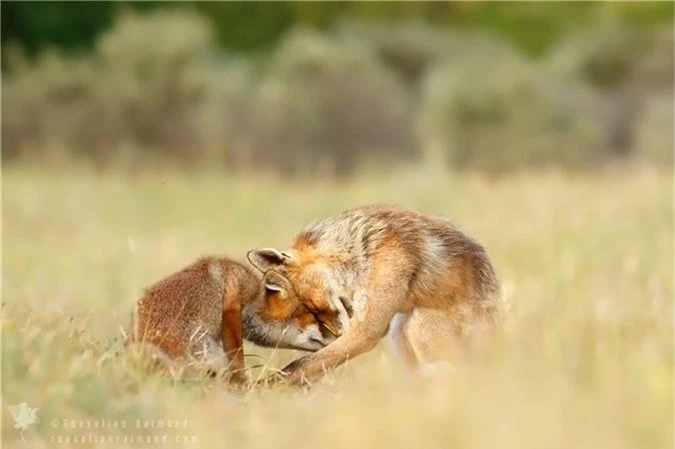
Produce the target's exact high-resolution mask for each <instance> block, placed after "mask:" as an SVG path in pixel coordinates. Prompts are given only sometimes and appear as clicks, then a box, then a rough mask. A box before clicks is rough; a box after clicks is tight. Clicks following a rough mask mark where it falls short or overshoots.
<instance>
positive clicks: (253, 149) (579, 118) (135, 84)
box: [2, 9, 673, 177]
mask: <svg viewBox="0 0 675 449" xmlns="http://www.w3.org/2000/svg"><path fill="white" fill-rule="evenodd" d="M672 37H673V34H672V30H670V29H667V30H655V29H650V30H649V31H641V32H640V33H639V36H638V35H637V34H635V31H634V30H630V29H624V28H622V26H621V24H620V22H611V21H608V22H600V23H599V24H595V25H593V24H591V25H589V27H588V28H587V29H582V30H580V31H579V33H578V34H573V35H570V36H567V37H565V38H564V39H563V40H561V41H560V42H559V43H558V44H556V45H555V46H554V47H553V49H552V51H551V52H550V54H548V55H546V57H544V58H539V59H536V60H535V59H532V58H531V57H528V56H524V55H522V54H520V53H519V52H518V51H517V50H515V49H514V48H512V47H510V46H509V45H507V44H506V41H504V40H503V39H500V38H497V37H496V36H494V35H491V34H488V33H486V32H472V33H466V32H448V31H444V30H442V29H439V28H434V27H430V26H429V25H425V24H423V23H421V22H419V23H408V24H402V25H401V26H400V27H396V28H394V27H391V26H383V25H381V24H371V25H363V24H361V25H358V26H357V25H355V24H353V23H341V24H339V26H337V27H336V29H335V30H333V31H332V32H317V31H312V30H309V29H302V28H297V29H295V30H293V31H292V32H290V33H288V34H287V35H286V36H285V37H284V38H283V39H282V40H281V41H280V43H279V45H278V46H277V47H276V48H275V49H274V50H273V51H272V52H271V53H270V54H269V55H253V56H250V57H247V58H243V57H241V56H236V55H232V54H228V53H225V52H222V51H218V50H216V49H215V45H214V42H213V33H212V31H211V28H210V27H209V22H208V21H207V20H206V19H205V18H204V17H203V16H201V15H199V14H198V13H197V12H195V11H190V10H188V11H186V10H161V9H160V10H157V11H153V12H151V13H143V14H139V13H133V14H132V13H126V14H123V15H121V16H120V17H119V19H118V20H117V21H116V22H115V25H114V26H113V27H112V28H111V29H110V30H109V31H108V32H107V33H104V34H103V35H101V36H100V38H99V39H98V40H97V42H96V43H95V45H94V49H93V50H92V52H91V53H90V54H83V55H80V56H78V57H74V56H64V55H62V54H60V53H58V52H57V51H55V50H49V51H45V52H43V53H42V54H40V55H39V57H37V58H35V59H31V60H27V59H26V58H25V57H23V56H22V55H21V52H19V51H17V50H15V49H11V48H10V49H9V50H10V51H8V54H7V55H5V56H6V60H7V61H8V66H7V67H6V69H5V71H4V76H3V79H2V88H3V96H2V101H3V121H2V142H3V148H2V150H3V151H2V157H3V162H11V161H13V160H16V159H19V158H21V157H24V156H35V157H39V158H44V157H48V156H50V155H52V154H54V153H55V152H57V151H59V150H60V151H62V152H63V153H65V154H66V156H68V157H78V158H88V159H91V160H93V161H95V162H96V163H98V164H99V165H101V166H107V165H109V164H111V163H113V162H114V163H117V162H119V161H120V160H122V161H128V162H129V164H131V165H132V166H137V165H142V164H154V165H156V164H172V163H180V164H181V165H184V166H189V165H199V164H211V165H214V164H215V165H221V166H223V167H225V168H229V169H233V170H234V169H250V168H253V167H255V168H265V169H269V170H276V171H281V172H283V173H284V174H286V175H288V176H299V175H303V174H313V175H317V174H321V175H326V176H335V177H345V176H349V175H351V174H353V173H354V172H356V171H357V170H359V169H361V168H363V167H365V166H369V165H370V166H373V165H379V166H382V167H388V166H391V165H393V164H396V163H402V162H405V161H413V160H425V161H426V163H427V164H428V166H430V167H431V166H433V167H452V168H455V169H465V168H467V169H477V170H485V171H490V172H499V171H507V170H514V169H520V168H528V167H543V166H560V167H566V168H582V167H590V166H595V165H597V164H600V163H603V162H604V161H607V160H612V159H613V158H616V157H623V158H625V157H627V156H629V157H637V158H639V159H641V160H653V161H657V162H669V161H671V160H672V156H671V155H670V154H671V153H672V126H673V125H672V122H673V120H672V108H670V110H668V109H667V108H664V106H663V101H662V99H663V98H664V95H668V97H667V98H671V99H672V64H673V60H672ZM669 74H670V76H669ZM659 99H661V101H660V102H659V101H658V100H659ZM669 136H670V138H669ZM617 148H618V150H617ZM669 149H670V151H668V150H669Z"/></svg>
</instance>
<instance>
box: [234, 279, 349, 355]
mask: <svg viewBox="0 0 675 449" xmlns="http://www.w3.org/2000/svg"><path fill="white" fill-rule="evenodd" d="M242 320H243V322H244V329H246V332H247V334H246V335H245V336H244V337H245V338H246V339H247V340H249V341H252V342H253V343H255V344H258V345H260V346H268V347H278V348H286V349H300V350H304V351H318V350H319V349H321V348H323V347H324V346H326V345H328V344H329V343H331V342H332V341H333V340H335V339H336V338H337V337H338V336H339V335H340V332H339V322H338V319H337V315H336V314H335V313H332V312H331V311H330V310H320V309H317V308H314V307H312V305H311V304H305V303H303V302H302V301H301V300H300V297H299V296H298V295H297V293H296V291H295V289H294V287H293V285H292V284H291V283H290V282H289V280H288V279H286V278H285V277H284V276H283V275H282V274H281V273H279V272H278V271H276V270H272V269H271V270H267V271H266V272H265V273H264V274H263V289H262V292H261V294H259V295H258V297H257V298H256V299H255V300H254V301H252V302H250V303H249V304H247V305H246V306H245V307H244V309H243V310H242Z"/></svg>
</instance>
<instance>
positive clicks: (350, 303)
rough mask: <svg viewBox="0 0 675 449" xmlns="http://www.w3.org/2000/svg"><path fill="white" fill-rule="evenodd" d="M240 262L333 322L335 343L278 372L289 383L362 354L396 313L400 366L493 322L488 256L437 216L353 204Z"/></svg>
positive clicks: (494, 294) (445, 350) (495, 292)
mask: <svg viewBox="0 0 675 449" xmlns="http://www.w3.org/2000/svg"><path fill="white" fill-rule="evenodd" d="M249 260H250V261H251V262H252V264H253V265H254V266H256V267H257V268H258V269H259V270H261V271H263V272H265V271H267V270H274V271H275V272H277V273H278V276H279V277H280V278H281V279H282V281H280V282H283V283H285V284H286V285H287V287H286V288H287V290H289V291H293V293H294V295H295V297H297V298H296V299H294V301H296V302H299V303H302V304H305V306H306V307H308V308H309V309H312V310H313V312H314V314H315V315H316V316H319V315H320V314H321V313H329V314H332V315H331V316H334V317H337V318H339V319H336V320H334V321H336V322H337V323H338V324H339V327H338V328H337V332H338V333H339V334H340V337H339V338H338V339H337V340H335V342H333V343H332V344H330V345H328V346H326V347H325V348H323V349H321V350H319V351H318V352H316V353H314V354H310V355H307V356H305V357H302V358H300V359H298V360H296V361H295V362H293V363H291V364H290V365H289V366H287V367H286V368H285V369H284V370H285V371H286V372H287V373H288V378H289V380H290V381H291V382H302V381H304V380H308V379H312V378H315V377H318V376H320V375H322V374H323V373H324V372H325V370H327V369H331V368H333V367H335V366H337V365H339V364H341V363H343V362H344V361H345V360H347V359H349V358H353V357H356V356H358V355H359V354H361V353H363V352H366V351H368V350H370V349H371V348H373V347H374V346H375V345H376V344H377V342H378V341H379V340H380V339H381V338H382V337H383V336H384V335H385V334H386V333H387V331H388V330H389V328H390V323H392V322H393V319H394V317H397V316H398V317H400V319H398V320H396V324H397V325H396V326H392V328H393V329H392V336H393V337H394V339H395V341H396V345H397V347H398V348H399V350H400V351H401V352H402V354H401V356H402V358H403V359H404V360H405V361H406V363H407V364H408V365H409V366H417V365H418V364H419V363H420V362H433V361H435V360H437V359H439V358H441V355H442V354H445V355H448V354H455V353H456V351H455V348H457V347H458V346H459V345H461V340H462V339H463V337H465V336H468V335H471V334H472V333H475V332H474V331H475V330H477V329H480V328H482V327H488V328H490V327H493V326H494V324H496V323H497V321H498V316H499V310H500V297H499V296H500V292H499V290H500V288H499V281H498V280H497V276H496V274H495V271H494V268H493V267H492V264H491V262H490V260H489V257H488V255H487V252H486V251H485V249H484V248H483V247H482V246H481V245H480V244H479V243H478V242H477V241H476V240H474V239H472V238H471V237H469V236H467V235H466V234H464V233H463V232H461V231H460V230H459V229H457V228H456V227H455V226H454V225H453V224H452V223H451V222H449V221H448V220H446V219H443V218H439V217H431V216H427V215H422V214H419V213H417V212H414V211H409V210H404V209H400V208H397V207H389V206H366V207H361V208H356V209H352V210H349V211H345V212H343V213H341V214H338V215H336V216H333V217H329V218H326V219H321V220H318V221H316V222H314V223H312V224H310V225H308V226H307V227H306V228H305V229H303V230H302V231H301V232H300V233H299V234H298V235H297V236H296V238H295V239H294V241H293V243H292V245H291V246H290V247H289V248H288V249H287V250H285V251H278V250H274V249H271V248H267V249H262V250H254V251H250V252H249ZM346 316H348V318H345V317H346ZM484 325H485V326H484Z"/></svg>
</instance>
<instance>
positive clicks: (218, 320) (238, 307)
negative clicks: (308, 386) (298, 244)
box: [127, 256, 335, 382]
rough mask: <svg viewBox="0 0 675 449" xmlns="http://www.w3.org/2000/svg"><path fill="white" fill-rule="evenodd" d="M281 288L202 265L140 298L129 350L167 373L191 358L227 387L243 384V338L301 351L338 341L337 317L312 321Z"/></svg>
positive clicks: (217, 264)
mask: <svg viewBox="0 0 675 449" xmlns="http://www.w3.org/2000/svg"><path fill="white" fill-rule="evenodd" d="M285 285H286V281H285V280H284V279H283V278H280V277H279V276H278V275H276V274H275V273H270V274H267V275H264V276H262V279H261V278H260V276H259V275H257V274H256V273H255V271H254V270H252V269H251V268H248V267H247V266H246V265H244V264H242V263H239V262H236V261H234V260H231V259H228V258H224V257H214V256H210V257H202V258H200V259H198V260H197V261H195V262H194V263H192V264H191V265H189V266H187V267H185V268H184V269H182V270H180V271H178V272H176V273H173V274H172V275H170V276H168V277H166V278H164V279H162V280H160V281H159V282H157V283H156V284H154V285H152V286H151V287H149V288H147V289H146V290H145V294H144V295H143V297H142V298H141V299H140V300H139V301H138V303H137V304H136V308H135V311H134V313H133V314H132V329H131V335H130V338H129V341H128V342H127V343H128V344H130V343H142V344H143V345H142V347H143V348H144V349H150V351H151V353H152V355H153V357H154V358H155V361H156V362H157V363H158V364H159V365H160V366H163V367H165V368H169V369H170V370H171V369H172V368H174V367H176V366H177V365H176V363H175V361H177V360H178V359H185V358H191V359H194V360H195V361H196V362H197V363H196V365H197V366H199V367H202V368H205V369H207V370H209V371H211V372H214V371H216V372H217V371H220V370H221V369H222V368H224V367H226V366H227V367H228V368H229V372H230V375H231V379H232V380H234V381H238V382H243V381H245V380H246V375H245V363H244V352H243V342H242V339H243V338H246V339H247V340H250V341H252V342H253V343H256V344H259V345H262V346H276V347H282V348H293V349H301V350H305V351H316V350H318V349H320V348H322V347H324V346H326V345H327V344H329V343H330V342H331V341H333V340H334V339H335V335H334V334H333V333H331V332H329V331H328V330H329V329H333V327H334V326H335V324H332V323H334V322H335V316H334V315H331V314H330V313H324V314H320V315H318V314H317V315H314V314H312V313H311V311H310V310H309V309H308V308H306V307H305V306H304V305H303V304H301V303H300V301H299V300H298V299H297V297H295V296H293V295H289V294H287V293H286V289H285ZM253 311H255V315H254V314H253ZM242 313H243V317H244V325H243V327H242ZM318 317H320V319H321V320H323V321H319V318H318Z"/></svg>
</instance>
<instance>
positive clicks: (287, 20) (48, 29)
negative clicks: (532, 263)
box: [1, 1, 673, 55]
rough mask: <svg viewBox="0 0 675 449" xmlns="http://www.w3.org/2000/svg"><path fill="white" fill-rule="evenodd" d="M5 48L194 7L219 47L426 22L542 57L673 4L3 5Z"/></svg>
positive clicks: (641, 21) (76, 44)
mask: <svg viewBox="0 0 675 449" xmlns="http://www.w3.org/2000/svg"><path fill="white" fill-rule="evenodd" d="M1 8H2V11H1V12H2V14H1V15H2V44H3V46H4V45H6V44H7V43H8V42H11V41H16V42H17V43H19V44H20V45H21V46H22V47H23V48H24V49H25V50H27V52H28V53H29V54H34V53H35V52H36V51H38V50H39V49H40V48H41V47H44V46H51V45H54V46H57V47H59V48H61V49H65V50H69V51H77V50H82V49H88V48H90V47H91V45H92V42H93V41H94V40H95V38H96V37H97V36H98V34H99V33H101V32H102V31H103V30H105V29H107V28H108V27H110V25H111V24H112V22H113V20H114V19H115V17H116V16H117V14H118V13H119V11H120V10H123V9H126V8H131V9H135V10H147V9H155V8H196V9H197V10H199V11H202V12H203V13H205V15H206V16H207V18H208V19H209V20H210V21H211V22H212V24H213V26H214V30H215V33H216V40H217V43H218V45H220V46H221V47H223V48H229V49H233V50H238V51H248V50H253V49H260V48H269V47H270V46H272V45H273V44H275V43H276V42H277V41H278V39H279V38H280V37H281V36H282V35H283V34H284V33H285V32H286V31H287V30H289V29H290V28H292V27H293V26H294V25H298V24H302V25H305V26H310V27H315V28H325V27H328V26H331V25H332V24H333V23H335V22H336V21H338V20H340V19H345V18H347V19H355V20H357V21H377V22H389V23H395V22H401V21H410V20H413V21H422V22H427V23H432V24H435V25H445V26H460V27H474V28H484V29H490V30H494V31H497V32H499V33H501V34H502V35H504V36H505V37H506V38H508V39H509V40H511V41H513V42H514V43H516V45H517V46H518V47H520V48H521V50H524V51H526V52H529V53H531V54H535V55H537V54H541V53H542V52H544V51H546V50H547V49H548V48H549V46H550V45H551V44H552V43H553V42H554V41H555V40H556V39H557V38H558V37H559V36H560V34H561V33H562V32H563V31H565V30H567V29H569V28H572V27H576V26H579V25H582V24H583V23H584V22H587V21H589V20H591V19H593V18H594V17H595V16H596V15H598V14H601V13H603V11H606V10H612V11H614V12H615V13H616V14H617V15H619V16H621V17H622V18H624V19H626V20H627V21H628V22H629V23H632V24H634V25H636V26H643V25H652V24H656V23H666V22H667V23H669V24H672V22H673V3H672V2H607V3H604V2H560V3H550V2H546V3H529V2H528V3H521V2H390V1H383V2H363V1H361V2H258V1H231V2H178V3H176V2H147V1H117V2H65V1H60V2H58V1H57V2H3V3H2V4H1Z"/></svg>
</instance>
